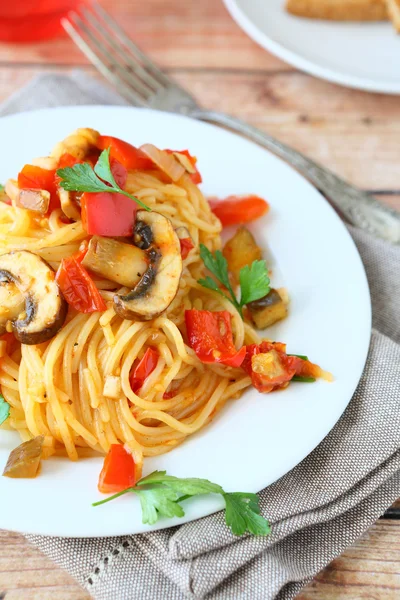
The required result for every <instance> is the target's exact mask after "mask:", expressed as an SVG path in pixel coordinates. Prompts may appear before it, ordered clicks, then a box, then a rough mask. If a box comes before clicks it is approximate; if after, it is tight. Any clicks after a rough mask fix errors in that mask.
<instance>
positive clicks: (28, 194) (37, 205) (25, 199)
mask: <svg viewBox="0 0 400 600" xmlns="http://www.w3.org/2000/svg"><path fill="white" fill-rule="evenodd" d="M14 204H15V206H18V208H26V209H27V210H32V211H33V212H37V213H40V214H41V215H45V214H46V213H47V211H48V210H49V204H50V192H48V191H47V190H19V192H18V194H17V195H16V197H15V201H14Z"/></svg>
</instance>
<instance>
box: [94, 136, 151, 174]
mask: <svg viewBox="0 0 400 600" xmlns="http://www.w3.org/2000/svg"><path fill="white" fill-rule="evenodd" d="M97 147H98V148H99V149H100V150H107V148H110V156H111V157H112V158H115V159H116V160H118V161H119V162H120V163H121V164H122V165H124V167H125V168H126V169H128V170H139V171H146V170H148V169H153V168H154V164H153V161H152V160H151V159H150V158H148V157H147V156H146V155H145V154H144V153H143V152H142V151H141V150H139V148H135V146H132V145H131V144H128V142H124V141H123V140H120V139H119V138H116V137H112V136H111V135H101V136H100V137H99V139H98V142H97Z"/></svg>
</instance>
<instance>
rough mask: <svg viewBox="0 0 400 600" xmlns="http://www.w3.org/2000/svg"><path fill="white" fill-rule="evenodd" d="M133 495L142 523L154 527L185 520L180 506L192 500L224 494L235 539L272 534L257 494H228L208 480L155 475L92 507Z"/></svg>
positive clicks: (157, 472) (227, 513)
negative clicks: (161, 522)
mask: <svg viewBox="0 0 400 600" xmlns="http://www.w3.org/2000/svg"><path fill="white" fill-rule="evenodd" d="M129 492H132V493H134V494H136V495H137V496H139V500H140V505H141V507H142V521H143V523H148V524H149V525H154V523H156V522H157V521H158V519H159V518H160V517H167V518H172V517H183V516H184V514H185V513H184V510H183V508H182V506H181V505H180V502H183V501H184V500H187V499H188V498H191V497H193V496H198V495H201V494H221V496H222V497H223V498H224V500H225V507H226V514H225V521H226V524H227V525H228V526H229V527H230V528H231V530H232V532H233V533H234V535H242V534H243V533H245V532H246V531H249V532H250V533H253V534H254V535H268V533H269V532H270V526H269V523H268V521H267V520H266V519H264V517H262V516H261V515H260V508H259V505H258V502H259V500H258V496H257V494H244V493H242V492H236V493H232V494H227V493H225V492H224V490H223V489H222V487H221V486H220V485H218V484H217V483H212V482H211V481H208V479H199V478H197V477H187V478H180V477H174V476H172V475H167V473H166V471H154V472H153V473H150V475H147V477H143V479H141V480H140V481H138V482H137V484H136V486H135V487H131V488H128V489H126V490H122V492H118V493H117V494H114V495H113V496H109V497H108V498H105V499H104V500H100V501H99V502H94V503H93V505H92V506H99V505H100V504H105V503H106V502H110V501H111V500H114V499H115V498H118V497H119V496H123V495H124V494H127V493H129Z"/></svg>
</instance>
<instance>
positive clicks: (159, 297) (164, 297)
mask: <svg viewBox="0 0 400 600" xmlns="http://www.w3.org/2000/svg"><path fill="white" fill-rule="evenodd" d="M134 244H135V245H136V246H138V247H139V248H141V249H142V250H145V251H146V257H147V260H148V267H147V269H146V271H145V272H144V274H143V275H142V277H141V278H140V280H139V282H138V283H137V285H136V286H135V287H134V288H133V290H132V291H131V292H129V293H128V294H126V295H118V294H117V295H116V296H114V309H115V311H116V313H117V314H118V315H120V316H121V317H123V318H124V319H138V320H140V321H149V320H151V319H154V318H155V317H157V316H158V315H159V314H161V313H162V312H164V310H166V309H167V308H168V306H169V305H170V304H171V302H172V300H173V299H174V298H175V296H176V293H177V291H178V287H179V281H180V277H181V274H182V258H181V251H180V243H179V239H178V236H177V235H176V233H175V231H174V228H173V226H172V223H171V221H170V220H169V219H167V218H166V217H164V216H163V215H160V214H159V213H157V212H154V211H153V212H146V211H144V210H141V211H139V212H138V213H137V221H136V224H135V231H134Z"/></svg>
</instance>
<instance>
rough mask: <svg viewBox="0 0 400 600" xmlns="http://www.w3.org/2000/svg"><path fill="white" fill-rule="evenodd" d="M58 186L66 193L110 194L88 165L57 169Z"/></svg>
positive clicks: (106, 186)
mask: <svg viewBox="0 0 400 600" xmlns="http://www.w3.org/2000/svg"><path fill="white" fill-rule="evenodd" d="M57 175H58V176H59V177H61V180H62V181H60V186H61V187H62V188H64V190H67V191H68V192H93V193H96V192H111V189H110V187H109V186H108V185H106V184H105V183H104V181H101V179H99V178H98V177H97V175H96V173H95V172H94V171H93V169H92V167H91V165H89V163H78V164H76V165H74V166H73V167H65V168H64V169H58V170H57Z"/></svg>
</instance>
